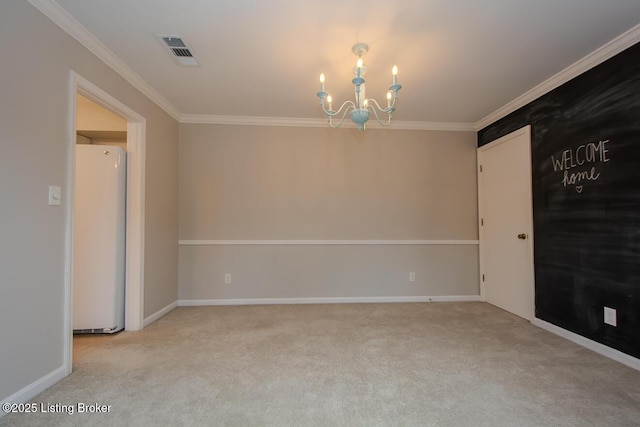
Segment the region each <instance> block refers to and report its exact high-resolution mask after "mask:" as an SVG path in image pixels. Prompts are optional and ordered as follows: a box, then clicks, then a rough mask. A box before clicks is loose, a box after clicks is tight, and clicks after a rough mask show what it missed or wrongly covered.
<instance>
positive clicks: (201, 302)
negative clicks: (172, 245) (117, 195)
mask: <svg viewBox="0 0 640 427" xmlns="http://www.w3.org/2000/svg"><path fill="white" fill-rule="evenodd" d="M477 301H480V295H445V296H415V297H319V298H246V299H195V300H179V301H178V307H196V306H208V305H282V304H376V303H401V302H477Z"/></svg>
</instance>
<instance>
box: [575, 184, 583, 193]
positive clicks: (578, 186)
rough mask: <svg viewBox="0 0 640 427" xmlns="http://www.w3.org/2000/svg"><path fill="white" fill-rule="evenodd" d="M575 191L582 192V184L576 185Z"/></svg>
mask: <svg viewBox="0 0 640 427" xmlns="http://www.w3.org/2000/svg"><path fill="white" fill-rule="evenodd" d="M576 191H577V192H578V193H582V185H576Z"/></svg>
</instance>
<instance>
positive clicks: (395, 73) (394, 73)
mask: <svg viewBox="0 0 640 427" xmlns="http://www.w3.org/2000/svg"><path fill="white" fill-rule="evenodd" d="M391 74H393V75H394V76H397V75H398V66H397V65H394V66H393V68H392V69H391Z"/></svg>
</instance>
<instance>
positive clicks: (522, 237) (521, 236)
mask: <svg viewBox="0 0 640 427" xmlns="http://www.w3.org/2000/svg"><path fill="white" fill-rule="evenodd" d="M526 238H527V235H526V234H524V233H521V234H518V239H520V240H524V239H526Z"/></svg>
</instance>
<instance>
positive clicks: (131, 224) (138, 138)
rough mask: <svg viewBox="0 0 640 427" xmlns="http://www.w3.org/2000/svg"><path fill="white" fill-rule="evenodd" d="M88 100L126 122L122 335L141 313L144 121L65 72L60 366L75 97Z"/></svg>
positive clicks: (68, 271)
mask: <svg viewBox="0 0 640 427" xmlns="http://www.w3.org/2000/svg"><path fill="white" fill-rule="evenodd" d="M77 94H80V95H82V96H84V97H86V98H89V99H90V100H92V101H93V102H95V103H96V104H98V105H100V106H102V107H104V108H106V109H107V110H109V111H111V112H113V113H114V114H116V115H118V116H120V117H122V118H123V119H125V120H126V121H127V196H126V197H127V202H126V237H125V240H126V250H125V251H126V255H125V257H126V261H125V330H127V331H137V330H140V329H142V328H143V315H144V311H143V307H144V238H145V235H144V223H145V214H144V205H145V157H146V156H145V147H146V120H145V118H144V117H143V116H141V115H140V114H138V113H137V112H135V111H134V110H132V109H131V108H129V107H127V106H126V105H125V104H123V103H122V102H120V101H118V100H117V99H116V98H114V97H113V96H111V95H109V94H108V93H107V92H105V91H104V90H102V89H101V88H99V87H98V86H96V85H95V84H93V83H91V82H90V81H89V80H87V79H85V78H84V77H82V76H80V75H79V74H78V73H76V72H75V71H73V70H71V71H70V75H69V92H68V96H69V98H68V100H69V104H68V112H69V116H68V130H69V135H68V142H67V176H66V187H67V197H66V203H65V210H66V215H65V226H66V233H65V277H64V306H65V310H64V315H65V319H64V324H65V329H64V341H65V345H64V355H63V358H64V366H65V370H66V374H67V375H68V374H70V373H71V371H72V365H73V254H74V247H73V246H74V206H75V162H76V151H75V146H76V95H77Z"/></svg>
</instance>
